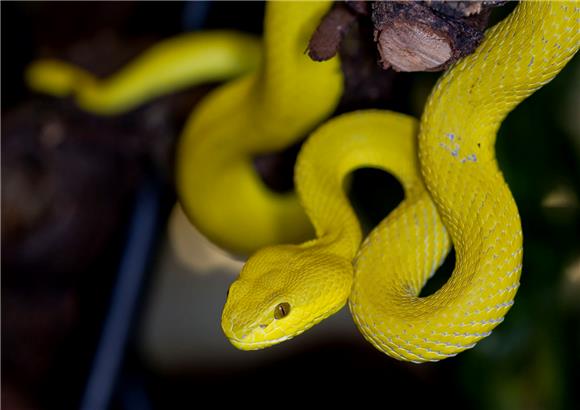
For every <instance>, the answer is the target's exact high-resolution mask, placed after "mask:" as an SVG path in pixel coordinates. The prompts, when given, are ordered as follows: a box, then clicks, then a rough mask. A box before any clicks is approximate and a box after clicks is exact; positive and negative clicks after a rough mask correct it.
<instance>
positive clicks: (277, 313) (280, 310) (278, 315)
mask: <svg viewBox="0 0 580 410" xmlns="http://www.w3.org/2000/svg"><path fill="white" fill-rule="evenodd" d="M288 313H290V303H286V302H282V303H279V304H278V305H276V307H275V308H274V319H282V318H283V317H286V316H288Z"/></svg>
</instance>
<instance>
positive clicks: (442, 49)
mask: <svg viewBox="0 0 580 410" xmlns="http://www.w3.org/2000/svg"><path fill="white" fill-rule="evenodd" d="M505 3H506V1H503V0H488V1H441V0H437V1H435V0H426V1H374V2H365V1H361V0H348V1H346V2H337V3H335V5H334V7H333V8H332V10H331V11H330V12H329V13H328V14H327V15H326V17H325V18H324V19H323V20H322V22H321V23H320V25H319V27H318V29H317V30H316V32H315V33H314V35H313V36H312V39H311V41H310V46H309V54H310V56H311V58H312V59H314V60H317V61H321V60H326V59H329V58H331V57H332V56H334V55H335V54H336V52H337V50H338V49H339V46H340V43H341V41H342V39H343V38H344V35H345V33H346V32H347V31H348V29H349V27H350V26H351V25H352V24H353V22H355V21H357V20H358V21H359V22H361V21H364V20H369V19H372V23H373V24H374V30H375V32H374V39H375V41H376V42H377V48H378V51H379V55H380V61H381V65H382V67H383V68H385V69H386V68H389V67H392V68H393V69H394V70H395V71H440V70H444V69H446V68H447V67H449V66H450V65H451V64H452V63H454V62H455V61H457V60H458V59H460V58H462V57H464V56H466V55H468V54H470V53H472V52H473V51H474V50H475V48H476V47H477V46H478V45H479V43H480V42H481V40H482V39H483V32H484V30H485V28H486V26H487V21H488V17H489V14H490V11H491V8H492V7H496V6H499V5H503V4H505Z"/></svg>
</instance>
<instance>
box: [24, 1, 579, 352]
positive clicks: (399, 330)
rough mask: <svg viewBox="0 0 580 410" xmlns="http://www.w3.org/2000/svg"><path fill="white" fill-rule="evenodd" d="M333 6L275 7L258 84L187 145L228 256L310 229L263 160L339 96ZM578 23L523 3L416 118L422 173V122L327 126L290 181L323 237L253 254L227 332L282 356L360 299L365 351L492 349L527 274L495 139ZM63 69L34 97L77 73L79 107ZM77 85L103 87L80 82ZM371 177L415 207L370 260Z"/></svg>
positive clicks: (383, 233)
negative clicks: (310, 53)
mask: <svg viewBox="0 0 580 410" xmlns="http://www.w3.org/2000/svg"><path fill="white" fill-rule="evenodd" d="M328 7H329V2H322V3H319V2H307V3H295V2H292V3H286V2H272V3H269V4H268V8H267V14H266V20H265V21H266V28H265V43H264V58H263V60H262V63H261V65H260V66H259V68H258V70H257V71H256V72H255V73H253V74H250V75H248V76H246V77H244V78H241V79H240V80H237V81H235V82H232V83H229V84H227V85H225V86H223V87H221V88H220V89H218V90H216V91H215V92H214V93H213V94H212V95H210V96H209V97H208V98H207V99H206V100H205V101H204V102H203V104H202V105H201V106H200V107H199V108H198V109H197V110H196V112H195V113H194V115H193V117H192V119H191V120H190V122H189V124H188V126H187V127H186V130H185V132H184V135H183V142H182V143H181V144H180V148H179V158H178V185H179V187H180V196H181V198H182V201H183V202H184V207H185V209H186V210H187V212H188V214H189V216H190V217H191V219H192V220H193V221H194V222H195V223H196V225H197V226H198V227H199V228H200V229H201V230H202V232H203V233H204V234H206V235H208V236H209V237H210V239H212V240H214V241H215V242H217V243H218V244H221V245H222V246H226V247H228V248H229V249H231V250H234V251H237V252H250V251H252V250H254V249H257V248H260V247H262V246H264V245H270V244H272V243H280V242H294V241H296V240H299V239H300V238H302V237H304V236H305V235H306V232H307V231H308V224H307V222H306V219H305V217H304V216H303V214H302V212H303V211H302V210H301V209H300V208H299V206H298V202H297V200H296V198H294V197H292V196H289V195H277V194H272V193H271V192H269V191H267V190H266V189H265V187H264V186H263V185H261V183H260V182H259V179H258V178H257V175H256V174H255V172H254V171H253V169H252V167H251V163H250V159H251V157H252V156H253V155H256V154H259V153H262V152H268V151H271V150H277V149H281V148H283V147H285V146H287V145H288V144H290V143H292V142H294V141H295V140H296V139H297V138H299V137H300V136H301V135H302V134H304V133H306V132H307V131H308V130H309V129H310V128H312V127H313V126H314V125H315V124H316V123H317V122H319V121H320V120H321V119H323V118H324V117H325V116H327V115H328V114H330V113H331V112H332V110H333V108H334V105H335V104H336V100H337V98H338V95H339V94H340V92H341V76H340V73H339V70H338V61H337V60H336V59H333V60H331V61H329V62H327V63H324V64H322V65H317V64H316V63H312V62H310V61H308V59H307V57H306V56H305V55H304V53H303V51H304V50H305V48H306V43H307V39H308V37H309V35H310V34H311V33H312V30H313V28H314V27H315V26H316V24H317V23H318V21H319V19H320V17H321V16H322V14H323V13H324V12H325V11H326V10H327V9H328ZM578 19H579V9H578V6H577V5H576V4H575V3H551V2H530V3H528V2H526V3H523V4H521V5H519V6H518V7H517V8H516V10H515V11H514V12H513V13H512V14H511V15H510V16H509V17H508V18H507V19H506V20H504V21H503V22H501V23H500V24H498V25H497V26H495V27H493V28H492V29H490V30H489V31H488V32H487V33H486V39H485V40H484V42H483V43H482V44H481V46H480V47H479V48H478V50H477V51H476V52H475V54H473V55H471V56H469V57H467V58H465V59H463V60H462V61H460V62H459V63H458V64H456V65H455V66H454V67H453V68H452V69H450V70H449V71H448V72H447V73H446V74H445V75H444V76H443V77H442V78H441V80H440V81H439V82H438V84H437V86H436V87H435V89H434V91H433V92H432V94H431V96H430V98H429V101H428V103H427V106H426V110H425V113H424V115H423V117H422V119H421V126H420V135H419V139H418V151H419V159H420V161H419V162H420V166H419V165H418V160H417V157H416V155H417V153H416V150H417V141H416V140H415V138H416V131H415V130H416V124H415V123H414V121H413V120H412V119H410V118H409V117H406V116H403V115H400V114H394V113H388V112H385V111H382V112H379V111H370V112H360V113H352V114H348V115H345V116H342V117H340V118H337V119H335V120H332V121H330V122H328V123H326V124H325V125H323V126H322V127H321V128H320V129H319V130H317V131H316V132H315V133H314V134H313V135H312V136H311V138H310V139H309V141H308V142H307V144H306V145H305V147H304V148H303V150H302V151H301V153H300V156H299V160H298V163H297V166H296V176H295V178H296V185H297V189H298V193H299V196H300V198H301V201H302V203H303V205H304V208H305V210H306V212H307V214H308V216H309V217H310V219H311V221H312V224H313V225H314V227H315V230H316V235H317V239H314V240H312V241H309V242H306V243H304V244H302V245H279V246H273V247H268V248H265V249H262V250H260V251H259V252H257V253H256V254H255V255H254V256H253V257H252V258H250V260H249V261H248V263H247V264H246V266H245V267H244V269H243V271H242V273H241V274H240V277H239V279H238V280H237V281H236V282H234V283H233V284H232V286H231V288H230V291H229V295H228V298H227V301H226V306H225V307H224V311H223V316H222V328H223V330H224V332H225V333H226V335H227V336H228V337H229V338H230V340H231V341H232V343H233V344H234V345H236V346H237V347H239V348H242V349H256V348H261V347H266V346H269V345H272V344H275V343H279V342H281V341H283V340H286V339H289V338H291V337H293V336H295V335H297V334H300V333H302V332H303V331H304V330H306V329H308V328H309V327H311V326H312V325H314V324H316V323H318V322H319V321H321V320H323V319H324V318H326V317H328V316H329V315H331V314H332V313H334V312H336V311H337V310H338V309H340V308H341V307H342V306H343V305H344V304H345V303H346V301H347V299H349V300H350V308H351V311H352V313H353V317H354V318H355V321H356V323H357V325H358V327H359V329H360V330H361V332H362V333H363V335H364V336H365V338H367V340H369V341H370V342H371V343H372V344H373V345H374V346H375V347H377V348H378V349H379V350H381V351H383V352H385V353H387V354H389V355H391V356H393V357H395V358H397V359H401V360H410V361H415V362H422V361H427V360H439V359H441V358H444V357H448V356H451V355H454V354H457V353H458V352H461V351H462V350H465V349H467V348H469V347H471V346H473V345H474V344H475V343H476V342H477V341H478V340H480V339H481V338H482V337H485V336H487V335H488V334H489V332H490V331H491V330H492V329H493V328H494V327H495V326H496V325H497V324H498V323H499V322H501V321H502V320H503V316H504V315H505V313H506V312H507V310H508V309H509V307H510V306H511V304H512V303H513V297H514V295H515V292H516V290H517V287H518V283H519V276H520V271H521V260H522V238H521V227H520V221H519V216H518V212H517V208H516V206H515V203H514V201H513V198H512V196H511V194H510V192H509V189H508V188H507V186H506V185H505V182H504V181H503V178H502V176H501V173H500V171H499V170H498V168H497V164H496V162H495V155H494V142H495V135H496V131H497V129H498V127H499V125H500V124H501V121H502V120H503V118H504V117H505V116H506V115H507V114H508V113H509V111H510V110H512V109H513V108H514V107H515V106H516V105H517V104H518V103H519V102H520V101H522V100H523V99H524V98H526V97H527V96H529V95H530V94H531V93H532V92H533V91H535V90H536V89H538V88H539V87H541V86H542V85H543V84H545V83H546V82H548V81H549V80H550V79H551V78H553V77H554V76H555V75H556V74H557V73H558V72H559V71H560V69H561V68H562V67H563V66H564V65H565V64H566V62H567V61H568V60H569V59H570V58H571V57H572V56H573V54H574V53H575V52H576V51H577V49H578V47H579V42H580V37H579V36H580V34H579V23H578ZM237 55H238V56H239V54H237ZM241 59H242V58H241ZM166 62H167V61H166ZM174 62H175V61H174ZM150 64H152V63H150ZM37 68H38V67H37ZM68 69H69V67H66V69H62V67H60V68H59V67H57V69H56V70H53V75H52V77H51V76H50V75H49V76H48V79H46V78H44V80H42V81H38V82H37V83H36V88H37V89H38V88H43V86H42V84H43V83H44V84H46V83H48V84H52V83H57V84H58V83H59V82H58V81H53V79H55V78H56V79H59V75H60V74H63V73H64V74H63V75H62V76H61V77H62V78H60V84H64V86H62V87H61V89H67V90H69V91H67V92H62V93H61V94H67V93H69V92H70V88H74V87H71V86H70V84H71V83H73V81H69V80H70V78H71V77H72V76H69V75H68V74H66V71H67V70H68ZM249 70H250V68H248V66H245V67H243V68H238V70H237V71H236V70H234V71H236V73H242V72H245V71H249ZM144 71H145V72H146V71H147V67H146V66H144ZM38 72H40V73H45V74H46V73H47V72H49V70H48V69H47V70H46V71H43V69H42V66H40V68H39V69H38V70H37V75H36V77H37V78H41V79H43V76H42V75H39V74H38ZM55 73H56V74H55ZM236 73H232V74H231V75H235V74H236ZM74 76H75V78H76V79H78V78H81V77H84V78H85V80H84V83H83V84H90V83H91V81H87V80H86V78H87V76H86V75H85V74H84V73H82V75H78V73H75V74H74ZM31 77H32V78H34V76H31ZM129 77H130V76H127V77H126V79H127V80H129ZM160 77H163V76H160ZM225 77H227V76H223V78H225ZM63 78H64V80H63ZM191 78H193V76H192V77H191ZM150 81H152V82H153V83H157V82H159V81H160V79H157V78H151V79H150ZM31 82H32V83H33V84H34V81H31ZM145 82H146V80H145V79H144V78H142V79H141V80H139V81H138V82H135V83H133V87H134V88H135V89H136V90H138V89H140V88H141V87H146V84H145ZM75 84H78V83H75ZM298 86H300V87H301V88H297V87H298ZM67 87H68V88H67ZM54 88H56V89H58V87H54ZM44 89H45V90H46V91H48V92H50V91H51V87H46V86H45V87H44ZM158 90H159V89H157V91H156V92H159V91H158ZM77 91H80V90H78V89H77ZM54 93H55V92H54V91H53V94H54ZM79 94H80V92H79ZM152 94H154V93H150V94H148V96H151V95H152ZM113 95H115V94H114V93H113ZM121 98H122V97H121V96H119V95H115V96H114V97H113V98H112V99H111V100H110V101H109V102H110V103H111V104H115V101H117V100H118V99H121ZM139 98H140V99H143V98H144V97H143V96H141V97H139ZM139 98H136V99H134V100H133V102H136V101H138V100H139ZM85 107H86V108H87V109H91V108H90V107H87V106H86V105H85ZM211 136H213V137H211ZM362 166H365V167H366V166H374V167H379V168H382V169H385V170H387V171H388V172H391V173H393V174H394V175H395V176H397V177H398V178H399V180H400V181H401V183H402V184H403V187H404V189H405V195H406V197H405V200H404V201H403V202H402V203H401V204H400V206H399V207H398V208H397V209H396V210H395V211H393V212H392V213H391V214H390V215H389V216H388V217H387V218H386V219H385V220H384V221H383V222H382V223H381V224H380V225H379V227H377V229H375V230H374V231H373V232H372V233H371V235H370V236H369V237H368V238H367V239H366V240H365V242H364V243H363V245H362V247H359V246H360V242H361V240H362V235H361V232H360V227H359V225H358V222H357V220H356V217H355V215H354V213H353V211H352V210H351V208H350V205H349V203H348V201H347V199H346V196H345V195H344V192H343V189H342V185H343V180H344V177H345V176H346V175H348V173H349V172H351V171H352V170H353V169H355V168H358V167H362ZM419 169H420V170H421V174H422V178H421V176H420V173H419ZM423 181H424V182H423ZM423 184H424V185H425V186H426V187H427V190H425V188H424V185H423ZM442 224H443V225H442ZM444 227H446V228H447V229H445V228H444ZM446 231H448V232H449V235H450V237H451V241H452V242H453V244H454V246H455V250H456V254H457V263H456V268H455V270H454V272H453V274H452V277H451V279H450V280H449V281H448V283H447V284H445V285H444V286H443V287H442V288H441V289H440V290H439V291H438V292H436V293H435V294H433V295H431V296H429V297H425V298H419V297H418V294H419V291H420V289H421V287H422V286H423V285H424V283H425V282H426V281H427V279H428V278H429V276H430V275H431V274H432V273H433V272H434V271H435V270H436V268H437V266H438V265H439V264H440V263H441V261H442V260H443V259H444V257H445V255H446V253H447V251H448V249H449V246H450V241H449V238H448V236H447V234H446ZM355 255H356V258H355ZM353 258H355V259H354V261H355V262H354V268H353Z"/></svg>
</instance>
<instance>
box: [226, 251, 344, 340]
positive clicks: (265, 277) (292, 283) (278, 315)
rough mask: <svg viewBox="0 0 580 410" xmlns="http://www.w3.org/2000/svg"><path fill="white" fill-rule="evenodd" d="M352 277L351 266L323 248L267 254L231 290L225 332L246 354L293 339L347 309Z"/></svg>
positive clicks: (259, 254)
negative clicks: (248, 351) (344, 307)
mask: <svg viewBox="0 0 580 410" xmlns="http://www.w3.org/2000/svg"><path fill="white" fill-rule="evenodd" d="M352 276H353V272H352V264H351V263H350V261H349V260H347V259H345V258H342V257H340V256H337V255H335V254H332V253H329V252H325V251H324V250H323V248H322V247H319V246H315V245H314V246H309V245H298V246H296V245H280V246H272V247H268V248H264V249H262V250H260V251H258V252H257V253H256V254H254V255H253V256H252V257H251V258H250V259H249V260H248V262H247V263H246V264H245V265H244V268H243V269H242V272H241V273H240V276H239V278H238V279H237V280H236V281H235V282H234V283H233V284H232V285H231V286H230V289H229V291H228V297H227V300H226V304H225V307H224V310H223V313H222V329H223V331H224V333H225V335H226V336H227V337H228V339H229V340H230V342H231V343H232V344H233V345H234V346H235V347H237V348H239V349H242V350H256V349H262V348H265V347H269V346H272V345H274V344H277V343H280V342H283V341H285V340H288V339H291V338H292V337H294V336H297V335H299V334H300V333H302V332H304V331H305V330H307V329H309V328H310V327H312V326H314V325H315V324H317V323H318V322H320V321H321V320H323V319H325V318H327V317H328V316H330V315H332V314H333V313H335V312H337V311H338V310H339V309H340V308H342V306H344V304H345V303H346V300H347V298H348V296H349V294H350V290H351V285H352Z"/></svg>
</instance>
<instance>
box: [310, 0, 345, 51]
mask: <svg viewBox="0 0 580 410" xmlns="http://www.w3.org/2000/svg"><path fill="white" fill-rule="evenodd" d="M355 20H356V14H355V12H354V11H352V10H351V9H350V8H348V7H346V6H345V4H344V3H336V4H335V5H334V6H333V7H332V9H331V10H330V11H329V12H328V14H327V15H326V16H325V17H324V19H323V20H322V21H321V23H320V25H319V26H318V28H317V29H316V31H315V32H314V34H313V35H312V37H311V38H310V44H309V45H308V55H309V56H310V58H312V59H313V60H315V61H324V60H328V59H330V58H332V57H334V56H335V55H336V53H337V52H338V48H339V47H340V43H341V41H342V39H343V37H344V35H345V34H346V33H347V32H348V30H349V28H350V26H351V24H352V23H353V22H354V21H355Z"/></svg>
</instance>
